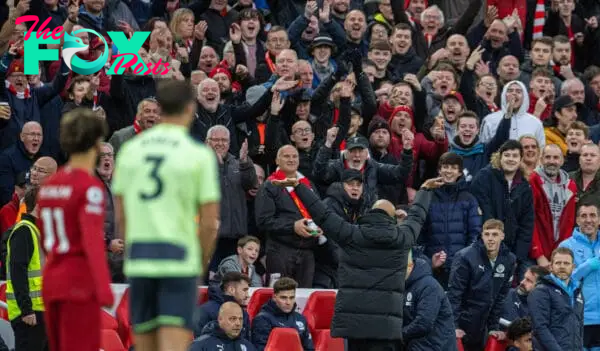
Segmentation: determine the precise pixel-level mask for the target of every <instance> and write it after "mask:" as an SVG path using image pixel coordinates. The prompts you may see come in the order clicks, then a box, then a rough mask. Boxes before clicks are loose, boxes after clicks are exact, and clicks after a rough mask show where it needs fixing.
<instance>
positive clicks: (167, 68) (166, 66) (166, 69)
mask: <svg viewBox="0 0 600 351" xmlns="http://www.w3.org/2000/svg"><path fill="white" fill-rule="evenodd" d="M163 65H164V67H165V70H164V71H162V73H161V74H160V75H161V76H164V75H165V74H168V73H169V63H168V62H165V63H163Z"/></svg>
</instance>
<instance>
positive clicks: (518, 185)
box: [471, 165, 534, 262]
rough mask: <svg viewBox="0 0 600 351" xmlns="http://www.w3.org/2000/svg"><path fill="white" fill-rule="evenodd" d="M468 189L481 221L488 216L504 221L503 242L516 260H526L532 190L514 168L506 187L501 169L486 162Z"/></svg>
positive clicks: (531, 210)
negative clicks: (480, 214) (473, 197)
mask: <svg viewBox="0 0 600 351" xmlns="http://www.w3.org/2000/svg"><path fill="white" fill-rule="evenodd" d="M471 193H472V194H473V195H475V198H477V202H478V203H479V207H481V211H482V212H483V218H482V222H485V221H487V220H488V219H491V218H495V219H499V220H501V221H502V222H504V235H505V237H504V244H505V245H506V246H507V247H508V248H509V249H510V251H512V252H513V253H514V254H515V255H516V256H517V259H518V260H519V262H525V261H527V260H528V259H529V248H530V247H531V237H532V236H533V222H534V221H533V219H534V217H533V216H534V214H533V213H534V211H533V206H532V204H533V193H532V192H531V186H530V185H529V182H528V181H527V179H525V177H523V175H522V174H521V172H520V171H519V172H517V174H516V175H515V178H514V179H513V181H512V185H511V188H510V189H509V188H508V183H507V181H506V179H505V178H504V173H503V172H502V171H501V170H500V169H497V168H494V167H492V166H491V165H490V166H487V167H485V168H484V169H482V170H481V171H479V173H478V174H477V176H476V177H475V178H474V179H473V181H472V182H471Z"/></svg>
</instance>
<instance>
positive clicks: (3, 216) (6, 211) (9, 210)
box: [0, 172, 27, 277]
mask: <svg viewBox="0 0 600 351" xmlns="http://www.w3.org/2000/svg"><path fill="white" fill-rule="evenodd" d="M26 186H27V182H26V179H25V172H22V173H20V174H19V175H17V178H16V179H15V192H14V193H13V197H12V199H11V200H10V201H9V202H8V203H6V204H5V205H4V206H2V208H1V209H0V233H4V232H6V231H7V230H8V228H10V227H12V226H13V225H14V224H15V222H16V218H17V215H18V213H19V212H20V211H19V207H20V206H21V200H22V199H23V196H25V190H26ZM2 273H4V275H2ZM1 276H6V272H0V277H1Z"/></svg>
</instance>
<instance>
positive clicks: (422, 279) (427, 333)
mask: <svg viewBox="0 0 600 351" xmlns="http://www.w3.org/2000/svg"><path fill="white" fill-rule="evenodd" d="M405 289H406V290H405V291H406V295H405V298H404V301H405V302H404V311H403V315H402V317H403V319H404V321H403V327H402V339H403V341H404V345H406V347H405V350H407V351H417V350H431V351H453V350H454V351H456V350H457V347H456V336H455V333H454V319H453V318H452V307H451V306H450V302H449V301H448V297H447V296H446V293H445V292H444V289H443V288H442V286H441V285H440V283H438V282H437V281H436V280H435V279H434V278H433V277H432V276H431V268H430V266H429V264H428V263H427V262H426V261H424V260H421V259H416V260H414V261H413V258H412V254H411V253H409V255H408V266H407V273H406V287H405Z"/></svg>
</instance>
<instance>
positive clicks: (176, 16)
mask: <svg viewBox="0 0 600 351" xmlns="http://www.w3.org/2000/svg"><path fill="white" fill-rule="evenodd" d="M185 16H192V20H193V19H194V12H192V10H190V9H188V8H180V9H177V10H175V12H173V15H172V17H171V22H169V29H170V30H171V33H172V34H173V36H175V37H177V38H179V33H178V31H177V27H179V24H180V23H181V22H182V21H183V19H184V17H185Z"/></svg>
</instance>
